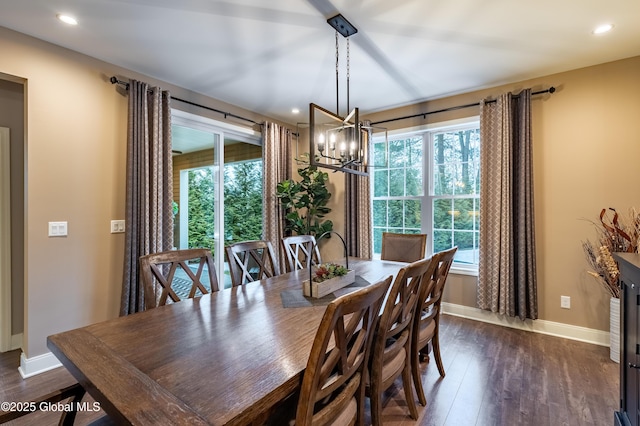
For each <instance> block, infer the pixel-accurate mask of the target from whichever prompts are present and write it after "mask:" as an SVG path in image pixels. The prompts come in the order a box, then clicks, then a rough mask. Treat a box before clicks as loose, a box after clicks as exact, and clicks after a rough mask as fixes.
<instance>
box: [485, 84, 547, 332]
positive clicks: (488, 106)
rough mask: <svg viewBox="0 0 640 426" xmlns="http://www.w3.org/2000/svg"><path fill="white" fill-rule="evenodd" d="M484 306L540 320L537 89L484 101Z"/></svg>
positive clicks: (487, 308) (521, 317)
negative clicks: (536, 211) (533, 95)
mask: <svg viewBox="0 0 640 426" xmlns="http://www.w3.org/2000/svg"><path fill="white" fill-rule="evenodd" d="M480 133H481V138H482V148H481V152H480V174H481V188H480V199H481V200H482V209H481V210H480V266H479V275H478V296H477V304H478V307H479V308H481V309H485V310H490V311H492V312H497V313H500V314H503V315H507V316H510V317H519V318H520V319H521V320H524V319H526V318H530V319H536V318H538V298H537V283H536V250H535V221H534V205H533V171H532V169H533V165H532V163H533V161H532V140H531V90H529V89H527V90H524V91H522V92H521V93H520V94H519V95H518V96H512V95H511V93H508V94H505V95H502V96H500V97H499V98H498V99H497V101H495V102H484V101H483V102H481V103H480Z"/></svg>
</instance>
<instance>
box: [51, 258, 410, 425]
mask: <svg viewBox="0 0 640 426" xmlns="http://www.w3.org/2000/svg"><path fill="white" fill-rule="evenodd" d="M343 263H344V259H343ZM348 265H349V269H353V270H354V271H355V272H356V280H355V282H354V284H352V285H350V286H348V287H345V288H343V289H341V290H339V291H337V292H335V293H332V294H329V295H327V296H325V297H323V298H319V299H314V298H307V297H304V296H303V295H302V282H303V281H304V280H307V279H309V277H310V272H309V270H308V269H302V270H298V271H294V272H289V273H286V274H282V275H278V276H275V277H271V278H267V279H262V280H259V281H254V282H250V283H247V284H244V285H240V286H236V287H232V288H227V289H222V290H220V291H217V292H213V293H210V294H205V295H203V296H200V297H196V298H192V299H185V300H182V301H180V302H177V303H172V304H169V305H165V306H160V307H157V308H153V309H149V310H146V311H144V312H139V313H135V314H131V315H128V316H123V317H119V318H114V319H111V320H107V321H104V322H100V323H96V324H92V325H88V326H85V327H81V328H77V329H74V330H70V331H65V332H61V333H58V334H54V335H51V336H49V337H48V338H47V345H48V347H49V349H50V350H51V351H52V353H53V354H54V355H55V356H56V357H57V358H58V359H59V360H60V362H61V363H62V364H63V365H64V367H66V368H67V369H68V370H69V372H70V373H71V374H72V375H73V376H74V377H75V379H76V380H77V381H78V382H79V383H80V384H81V385H82V386H83V387H84V388H85V390H86V391H87V392H88V393H89V394H90V395H91V397H93V398H94V399H95V400H96V401H97V402H98V403H100V406H101V408H102V409H103V410H104V411H105V412H106V413H107V414H108V415H109V417H110V418H111V419H112V420H114V421H115V422H116V423H118V424H135V425H154V426H157V425H182V424H184V425H186V424H188V425H199V424H202V425H204V424H208V425H247V424H255V423H257V422H259V421H260V419H263V418H264V417H265V415H267V414H268V413H269V412H270V410H272V409H273V408H274V407H276V406H277V404H278V403H279V402H281V401H283V400H284V399H285V398H287V396H289V395H291V394H292V393H294V392H296V390H298V389H299V387H300V384H301V382H302V376H303V374H304V370H305V368H306V364H307V359H308V357H309V353H310V351H311V346H312V344H313V340H314V338H315V335H316V331H317V329H318V326H319V324H320V321H321V319H322V316H323V314H324V311H325V309H326V306H327V305H328V304H329V303H330V301H331V300H333V299H335V298H336V297H339V295H340V294H342V293H344V292H349V291H356V290H357V289H358V288H359V287H363V286H366V285H369V284H371V283H374V282H377V281H379V280H381V279H384V278H386V277H388V276H389V275H392V276H394V277H395V275H396V274H397V272H398V271H399V270H400V269H401V268H402V267H403V266H404V265H405V264H404V263H400V262H391V261H381V260H364V259H357V258H349V259H348Z"/></svg>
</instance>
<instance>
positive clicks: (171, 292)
mask: <svg viewBox="0 0 640 426" xmlns="http://www.w3.org/2000/svg"><path fill="white" fill-rule="evenodd" d="M205 271H206V275H204V274H205ZM140 275H141V277H142V282H143V285H144V292H145V307H146V309H151V308H155V307H157V306H162V305H165V304H166V303H167V301H169V300H171V302H179V301H180V300H181V299H185V298H193V297H196V296H201V295H203V294H207V293H209V292H210V291H212V292H213V291H218V278H217V277H216V269H215V265H214V263H213V255H212V254H211V250H209V249H205V248H194V249H183V250H170V251H164V252H159V253H151V254H148V255H145V256H141V257H140ZM204 277H206V278H207V279H206V280H205V279H203V278H204Z"/></svg>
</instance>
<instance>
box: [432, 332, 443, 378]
mask: <svg viewBox="0 0 640 426" xmlns="http://www.w3.org/2000/svg"><path fill="white" fill-rule="evenodd" d="M432 344H433V357H434V358H435V359H436V365H437V366H438V372H439V373H440V376H441V377H444V374H445V373H444V365H442V357H441V356H440V339H439V338H438V332H437V330H436V334H435V335H434V336H433V339H432Z"/></svg>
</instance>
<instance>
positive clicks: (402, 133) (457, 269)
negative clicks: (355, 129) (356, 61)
mask: <svg viewBox="0 0 640 426" xmlns="http://www.w3.org/2000/svg"><path fill="white" fill-rule="evenodd" d="M479 127H480V116H472V117H466V118H460V119H455V120H448V121H443V122H439V123H429V124H425V125H422V126H414V127H410V128H404V129H396V130H390V131H388V132H387V140H392V139H398V138H409V137H412V136H416V135H418V134H422V135H423V144H426V145H427V149H428V150H429V152H428V153H427V155H423V159H422V161H423V166H422V167H423V175H422V177H423V188H424V194H423V195H422V196H421V197H420V198H422V199H424V200H426V201H431V200H433V198H434V196H432V195H431V194H432V193H433V179H432V178H431V177H430V176H432V174H431V173H428V174H425V173H424V171H425V170H430V168H427V166H430V165H429V164H428V163H427V162H428V161H429V160H432V159H433V146H432V144H431V143H428V142H429V141H425V140H424V136H425V134H427V133H436V132H442V131H448V130H451V129H456V130H457V129H464V128H479ZM383 140H384V134H383V133H374V134H373V136H372V140H371V142H372V143H376V142H380V141H383ZM373 181H374V180H373V178H372V179H371V182H372V185H371V203H372V207H373V200H374V196H373ZM378 199H380V198H378ZM424 204H426V205H425V206H423V207H424V208H423V209H422V217H421V221H422V223H426V224H429V226H430V227H431V229H432V230H433V223H432V219H431V218H432V217H433V212H432V211H431V210H432V207H431V204H432V203H430V202H426V203H424ZM372 238H373V235H372ZM427 238H428V237H427ZM371 243H372V244H373V241H372V242H371ZM432 244H433V241H431V242H430V241H429V239H427V256H431V255H432V254H433V249H432V247H433V245H432ZM373 258H374V259H376V258H377V259H379V258H380V255H379V254H374V255H373ZM450 273H453V274H458V275H469V276H478V265H469V264H464V263H457V262H454V263H453V264H452V265H451V270H450Z"/></svg>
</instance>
